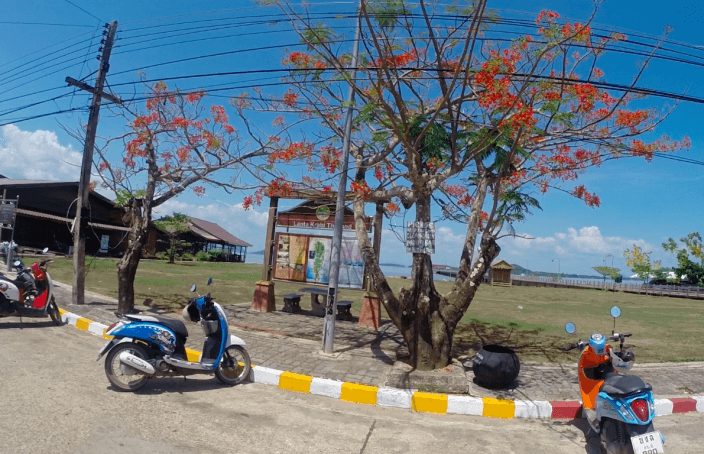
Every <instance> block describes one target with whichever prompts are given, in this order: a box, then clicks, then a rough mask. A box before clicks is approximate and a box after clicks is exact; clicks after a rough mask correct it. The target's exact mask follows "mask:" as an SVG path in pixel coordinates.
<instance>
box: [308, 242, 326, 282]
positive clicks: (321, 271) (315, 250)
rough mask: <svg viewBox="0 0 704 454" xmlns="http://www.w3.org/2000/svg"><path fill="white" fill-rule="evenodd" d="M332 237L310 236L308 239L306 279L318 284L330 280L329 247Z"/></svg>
mask: <svg viewBox="0 0 704 454" xmlns="http://www.w3.org/2000/svg"><path fill="white" fill-rule="evenodd" d="M331 247H332V238H330V237H324V236H323V237H319V236H312V237H310V239H309V241H308V267H307V269H306V280H307V281H308V282H316V283H319V284H327V283H328V282H330V274H329V273H330V249H331Z"/></svg>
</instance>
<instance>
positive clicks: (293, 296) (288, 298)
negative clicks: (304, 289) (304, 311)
mask: <svg viewBox="0 0 704 454" xmlns="http://www.w3.org/2000/svg"><path fill="white" fill-rule="evenodd" d="M302 296H303V295H301V294H300V293H287V294H286V295H283V299H284V307H283V309H281V310H282V311H284V312H289V313H293V312H300V311H301V304H300V303H301V297H302Z"/></svg>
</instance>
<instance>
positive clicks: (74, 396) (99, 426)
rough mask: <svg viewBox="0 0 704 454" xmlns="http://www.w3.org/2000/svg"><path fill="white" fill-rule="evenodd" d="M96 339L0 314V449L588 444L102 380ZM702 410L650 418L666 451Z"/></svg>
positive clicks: (553, 427)
mask: <svg viewBox="0 0 704 454" xmlns="http://www.w3.org/2000/svg"><path fill="white" fill-rule="evenodd" d="M103 342H104V340H103V339H101V338H98V337H97V336H92V335H89V334H87V333H85V332H80V331H77V330H76V329H74V328H73V327H68V326H67V327H53V326H50V324H49V323H47V322H43V321H31V322H28V323H25V324H23V325H22V324H20V323H18V322H16V321H14V320H8V319H2V320H0V345H1V348H0V433H1V435H0V452H2V453H7V454H15V453H18V454H19V453H22V454H24V453H32V454H41V453H47V454H48V453H51V454H62V453H77V454H94V453H110V454H141V453H150V454H152V453H153V454H205V453H222V454H225V453H232V452H243V453H354V454H359V453H362V454H374V453H379V454H381V453H406V452H410V453H416V452H418V453H435V452H445V453H454V452H458V453H460V452H461V453H467V452H482V453H487V454H499V453H501V454H509V453H534V452H541V453H545V454H558V453H560V454H562V453H585V452H586V453H595V452H598V451H596V450H594V449H593V448H591V447H587V448H585V436H584V432H583V431H584V430H585V429H586V427H585V424H584V423H583V421H577V422H567V421H565V422H560V421H548V420H498V419H490V418H481V417H470V416H461V415H442V416H438V415H431V414H420V413H413V412H411V411H408V410H401V409H396V408H382V407H371V406H364V405H355V404H350V403H346V402H342V401H339V400H335V399H328V398H325V397H322V396H315V395H303V394H295V393H290V392H286V391H281V390H279V389H277V388H276V387H273V386H267V385H260V384H252V383H249V384H244V385H240V386H237V387H235V388H226V387H224V386H222V385H220V384H219V382H217V381H216V380H215V379H214V378H210V377H203V378H189V379H188V380H187V381H184V380H183V379H182V378H181V379H177V378H172V379H159V380H154V381H153V382H151V383H149V384H148V385H147V386H146V387H145V388H144V389H143V391H141V392H140V393H138V394H131V393H118V392H115V391H113V390H112V389H111V388H110V387H109V386H108V381H107V379H106V378H105V374H104V372H103V362H102V361H101V362H96V361H95V358H96V356H97V352H98V349H99V348H100V346H101V345H102V344H103ZM703 426H704V415H701V414H685V415H672V416H667V417H663V418H659V419H657V420H656V427H657V428H658V429H660V430H662V431H663V433H664V434H665V436H666V437H667V444H666V447H667V449H668V452H669V453H678V454H694V453H699V452H701V451H702V449H701V439H700V436H701V428H702V427H703Z"/></svg>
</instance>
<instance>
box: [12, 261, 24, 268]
mask: <svg viewBox="0 0 704 454" xmlns="http://www.w3.org/2000/svg"><path fill="white" fill-rule="evenodd" d="M13 265H14V266H15V268H17V267H18V266H20V265H22V262H20V261H19V260H15V262H14V263H13Z"/></svg>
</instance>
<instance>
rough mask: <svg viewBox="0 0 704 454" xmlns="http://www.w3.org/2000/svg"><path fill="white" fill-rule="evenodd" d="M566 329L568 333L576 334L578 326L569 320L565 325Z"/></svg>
mask: <svg viewBox="0 0 704 454" xmlns="http://www.w3.org/2000/svg"><path fill="white" fill-rule="evenodd" d="M565 331H566V332H567V334H574V333H575V332H576V331H577V327H576V326H575V325H574V323H572V322H569V323H567V324H566V325H565Z"/></svg>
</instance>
